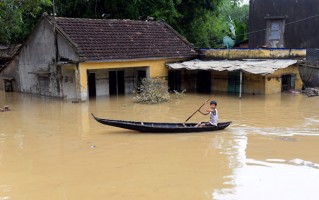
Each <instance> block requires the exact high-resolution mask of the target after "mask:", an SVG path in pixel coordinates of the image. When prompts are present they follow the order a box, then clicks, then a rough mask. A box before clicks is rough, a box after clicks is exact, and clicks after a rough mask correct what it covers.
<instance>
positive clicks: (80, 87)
mask: <svg viewBox="0 0 319 200" xmlns="http://www.w3.org/2000/svg"><path fill="white" fill-rule="evenodd" d="M180 60H181V59H159V60H144V61H143V60H142V61H123V62H95V63H92V62H83V63H80V64H79V66H78V67H76V69H75V71H76V73H75V74H76V80H77V83H76V85H77V89H76V90H77V98H79V99H81V100H86V99H87V98H88V82H87V80H88V77H87V71H98V74H97V77H99V78H98V79H100V80H98V81H97V95H105V94H106V95H107V93H108V91H107V90H106V89H105V87H104V86H100V85H104V84H106V82H105V81H106V79H107V78H108V75H106V74H105V73H104V74H103V72H101V70H104V71H105V70H125V71H126V72H127V76H131V75H132V73H133V72H134V70H136V69H140V68H147V73H146V76H147V77H151V78H156V77H160V78H164V79H167V76H168V69H167V67H166V63H168V62H178V61H180ZM101 73H102V74H101ZM103 79H104V80H103ZM125 80H126V82H125V84H126V86H125V92H126V93H129V92H131V91H132V90H133V88H134V85H133V82H134V79H132V77H126V79H125ZM106 87H107V86H106ZM102 88H104V89H105V90H103V89H102Z"/></svg>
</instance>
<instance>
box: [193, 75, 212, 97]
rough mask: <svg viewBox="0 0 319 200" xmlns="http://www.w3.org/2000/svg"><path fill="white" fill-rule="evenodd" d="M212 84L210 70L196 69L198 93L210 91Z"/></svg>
mask: <svg viewBox="0 0 319 200" xmlns="http://www.w3.org/2000/svg"><path fill="white" fill-rule="evenodd" d="M211 84H212V75H211V71H204V70H201V71H198V72H197V81H196V91H197V92H198V93H210V92H211Z"/></svg>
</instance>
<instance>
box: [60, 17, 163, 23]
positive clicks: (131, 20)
mask: <svg viewBox="0 0 319 200" xmlns="http://www.w3.org/2000/svg"><path fill="white" fill-rule="evenodd" d="M55 19H71V20H72V19H73V20H90V21H125V22H127V21H129V22H141V23H162V21H161V20H154V21H147V20H145V21H142V20H135V19H94V18H86V17H84V18H82V17H55Z"/></svg>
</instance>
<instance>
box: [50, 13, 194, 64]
mask: <svg viewBox="0 0 319 200" xmlns="http://www.w3.org/2000/svg"><path fill="white" fill-rule="evenodd" d="M56 22H57V25H58V28H60V29H62V30H63V32H64V33H65V34H67V36H68V37H69V38H70V39H71V40H72V42H73V43H75V44H76V45H77V50H78V53H79V55H80V59H81V61H94V60H124V59H143V58H186V57H187V58H190V57H194V56H196V55H197V53H196V51H195V50H194V48H193V47H192V45H191V44H190V43H189V42H187V41H186V40H185V39H184V38H182V37H181V36H180V35H179V34H178V33H177V32H176V31H174V30H173V29H172V28H171V27H170V26H169V25H167V24H166V23H165V22H161V21H133V20H115V19H82V18H61V17H58V18H56Z"/></svg>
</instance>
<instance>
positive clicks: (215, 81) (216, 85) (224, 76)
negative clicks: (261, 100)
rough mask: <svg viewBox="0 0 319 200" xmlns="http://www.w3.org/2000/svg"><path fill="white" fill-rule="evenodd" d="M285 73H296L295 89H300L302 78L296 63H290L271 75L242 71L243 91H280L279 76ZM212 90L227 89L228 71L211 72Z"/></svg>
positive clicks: (255, 92) (256, 92)
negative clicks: (290, 64)
mask: <svg viewBox="0 0 319 200" xmlns="http://www.w3.org/2000/svg"><path fill="white" fill-rule="evenodd" d="M287 74H294V75H296V79H295V89H296V90H301V89H302V84H303V83H302V80H301V77H300V74H299V69H298V67H297V66H296V65H292V66H290V67H288V68H285V69H280V70H277V71H275V72H274V73H273V74H271V75H267V76H262V75H255V74H249V73H243V82H244V90H243V91H244V93H250V94H252V93H254V94H274V93H280V92H281V87H282V83H281V76H282V75H287ZM212 90H213V91H224V92H226V91H228V72H227V71H223V72H215V71H214V72H213V73H212Z"/></svg>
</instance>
